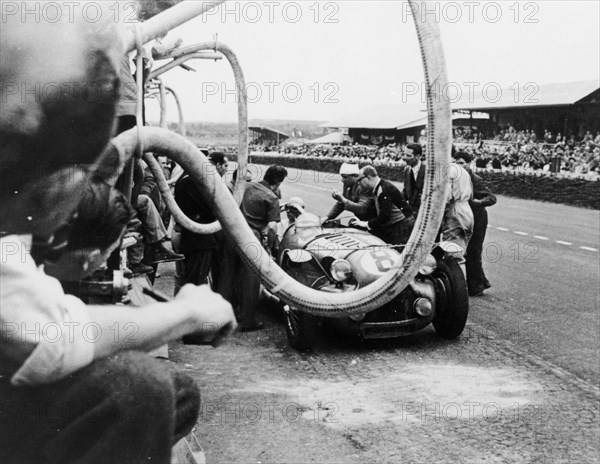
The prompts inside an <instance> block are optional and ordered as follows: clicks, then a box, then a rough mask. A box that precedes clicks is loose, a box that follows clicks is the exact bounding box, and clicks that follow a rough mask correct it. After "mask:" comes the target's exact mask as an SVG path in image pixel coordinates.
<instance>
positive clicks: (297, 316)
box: [284, 305, 319, 351]
mask: <svg viewBox="0 0 600 464" xmlns="http://www.w3.org/2000/svg"><path fill="white" fill-rule="evenodd" d="M284 313H285V332H286V334H287V338H288V342H289V344H290V346H291V347H292V348H295V349H296V350H298V351H306V350H309V349H311V348H312V347H313V346H314V344H315V342H316V341H317V335H318V330H319V318H318V317H317V316H313V315H312V314H308V313H305V312H302V311H298V310H297V309H294V308H291V307H289V306H287V305H285V306H284Z"/></svg>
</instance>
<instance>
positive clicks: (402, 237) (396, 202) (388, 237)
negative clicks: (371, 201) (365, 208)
mask: <svg viewBox="0 0 600 464" xmlns="http://www.w3.org/2000/svg"><path fill="white" fill-rule="evenodd" d="M357 184H358V185H359V186H361V187H362V188H364V189H366V190H367V191H371V192H373V195H374V197H375V209H376V212H377V214H376V215H375V216H374V217H371V218H370V219H368V220H366V221H357V222H355V223H354V224H355V225H357V226H359V227H364V228H366V229H367V230H369V231H370V232H371V233H372V234H373V235H376V236H377V237H379V238H380V239H381V240H383V241H384V242H386V243H391V244H393V245H404V244H406V242H408V239H409V237H410V233H411V232H412V229H413V226H414V225H415V218H414V214H413V209H412V208H411V206H410V205H409V204H408V202H407V201H406V199H405V198H404V195H402V192H401V191H400V190H399V189H398V188H397V187H396V186H395V185H394V184H392V183H391V182H390V181H387V180H385V179H382V178H381V177H379V175H378V174H377V170H376V169H375V168H374V167H373V166H365V167H364V168H362V169H361V170H360V177H359V179H358V181H357Z"/></svg>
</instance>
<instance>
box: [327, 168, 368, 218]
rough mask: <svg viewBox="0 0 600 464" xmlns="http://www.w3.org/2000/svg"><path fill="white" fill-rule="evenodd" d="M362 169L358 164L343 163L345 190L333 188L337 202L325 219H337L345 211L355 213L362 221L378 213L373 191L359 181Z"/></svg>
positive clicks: (341, 171)
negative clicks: (339, 190)
mask: <svg viewBox="0 0 600 464" xmlns="http://www.w3.org/2000/svg"><path fill="white" fill-rule="evenodd" d="M359 173H360V169H359V168H358V164H351V163H342V165H341V166H340V177H341V178H342V184H343V190H342V192H341V193H340V192H338V191H337V190H333V191H332V192H331V196H332V197H333V199H334V200H336V203H335V204H334V205H333V207H332V208H331V210H330V211H329V213H328V214H327V216H326V217H325V221H328V220H330V219H335V218H336V217H338V216H339V215H340V214H341V213H342V212H344V211H350V212H351V213H354V214H355V215H356V217H357V218H358V219H360V220H361V221H366V220H369V219H371V218H373V217H375V216H376V215H377V212H376V210H375V197H374V196H373V193H372V192H371V191H370V190H369V189H366V188H364V187H362V186H361V185H359V184H358V183H357V180H358V177H359Z"/></svg>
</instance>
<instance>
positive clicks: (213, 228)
mask: <svg viewBox="0 0 600 464" xmlns="http://www.w3.org/2000/svg"><path fill="white" fill-rule="evenodd" d="M201 50H214V51H216V52H219V53H222V54H223V55H224V56H225V57H226V58H227V60H228V61H229V63H230V64H231V69H232V70H233V74H234V77H235V85H236V92H237V100H238V173H244V172H246V169H247V166H248V96H247V92H246V80H245V78H244V73H243V71H242V67H241V65H240V63H239V60H238V58H237V56H236V55H235V53H234V52H233V51H232V50H231V48H229V47H228V46H227V45H225V44H223V43H220V42H204V43H200V44H196V45H191V46H188V47H182V48H181V49H177V51H176V52H175V53H172V54H170V55H169V57H170V58H174V60H175V61H178V59H179V58H182V57H185V56H194V55H195V54H196V53H197V52H199V51H201ZM167 66H168V65H167ZM161 69H163V68H161ZM158 71H160V69H159V70H158ZM155 74H158V73H153V74H151V77H154V76H155ZM161 115H162V113H161ZM144 146H145V145H144ZM150 151H151V150H150ZM150 158H151V157H149V156H144V160H145V161H146V163H147V164H148V166H149V167H150V170H151V171H152V174H153V175H154V177H155V178H156V181H157V186H158V188H159V190H160V193H161V195H162V197H163V199H164V201H165V204H166V206H167V208H169V211H170V212H171V214H172V215H173V217H174V218H175V221H177V223H178V224H180V225H181V226H183V227H185V228H186V229H188V230H189V231H191V232H194V233H196V234H214V233H215V232H218V231H219V230H221V224H220V223H219V222H218V221H215V222H213V223H211V224H201V223H198V222H195V221H192V220H191V219H190V218H188V217H187V216H186V215H185V214H184V213H183V211H181V209H180V208H179V206H178V205H177V203H176V202H175V199H174V198H173V194H172V193H171V190H170V189H169V186H168V184H167V181H166V179H165V176H164V174H163V171H162V169H160V168H159V167H158V164H157V163H153V162H152V161H154V160H153V159H150ZM203 169H204V170H205V171H206V173H207V174H209V173H212V174H213V175H215V176H217V177H218V174H217V173H216V171H215V169H214V166H213V165H212V164H211V163H208V165H205V166H204V167H203ZM244 188H245V176H244V175H239V176H238V178H237V182H236V183H235V186H234V190H233V196H234V198H235V199H236V201H237V203H241V201H242V196H243V195H244Z"/></svg>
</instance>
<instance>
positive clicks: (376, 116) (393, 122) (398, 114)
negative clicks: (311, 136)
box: [321, 106, 489, 129]
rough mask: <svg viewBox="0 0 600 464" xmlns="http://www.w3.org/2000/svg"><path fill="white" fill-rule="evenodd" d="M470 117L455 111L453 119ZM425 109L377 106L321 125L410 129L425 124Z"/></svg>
mask: <svg viewBox="0 0 600 464" xmlns="http://www.w3.org/2000/svg"><path fill="white" fill-rule="evenodd" d="M464 118H467V119H468V118H469V115H468V114H467V115H465V114H458V113H455V114H453V115H452V119H453V120H454V119H464ZM488 118H489V116H488V115H487V114H485V115H484V114H476V113H475V114H473V119H488ZM426 124H427V113H426V111H425V109H422V110H420V109H415V108H414V107H413V108H410V109H406V108H402V107H401V106H384V107H382V106H377V107H373V108H370V109H368V110H366V111H362V112H361V113H357V114H354V115H351V116H349V117H346V118H341V119H338V120H335V121H331V122H327V123H325V124H321V127H348V128H357V129H358V128H360V129H410V128H412V127H419V126H425V125H426Z"/></svg>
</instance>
